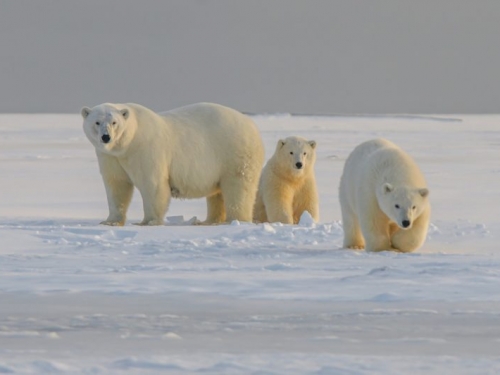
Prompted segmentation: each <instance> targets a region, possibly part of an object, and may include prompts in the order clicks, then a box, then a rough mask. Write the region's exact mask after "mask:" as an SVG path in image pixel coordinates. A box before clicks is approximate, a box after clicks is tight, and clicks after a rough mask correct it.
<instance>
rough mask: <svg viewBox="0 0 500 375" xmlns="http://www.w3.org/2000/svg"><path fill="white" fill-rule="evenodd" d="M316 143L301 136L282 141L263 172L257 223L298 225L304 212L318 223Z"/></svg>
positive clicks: (256, 216) (256, 213) (255, 218)
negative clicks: (315, 164) (315, 167)
mask: <svg viewBox="0 0 500 375" xmlns="http://www.w3.org/2000/svg"><path fill="white" fill-rule="evenodd" d="M315 161H316V142H315V141H308V140H307V139H305V138H302V137H288V138H286V139H284V140H283V139H280V140H279V141H278V144H277V145H276V151H275V152H274V155H273V156H272V157H271V158H270V159H269V161H268V162H267V164H266V166H265V167H264V169H263V170H262V175H261V177H260V182H259V190H258V192H257V199H256V201H255V207H254V215H253V218H254V221H256V222H266V221H269V222H281V223H284V224H297V223H298V222H299V219H300V216H301V215H302V213H303V212H304V211H308V212H309V213H310V214H311V216H312V218H313V219H314V220H315V221H316V222H317V221H318V220H319V208H318V192H317V189H316V178H315V175H314V163H315Z"/></svg>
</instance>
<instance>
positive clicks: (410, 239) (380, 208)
mask: <svg viewBox="0 0 500 375" xmlns="http://www.w3.org/2000/svg"><path fill="white" fill-rule="evenodd" d="M428 194H429V190H428V189H427V183H426V181H425V178H424V176H423V174H422V172H421V171H420V168H419V167H418V165H417V164H416V163H415V161H414V160H413V159H412V158H411V157H410V156H409V155H408V154H407V153H405V152H404V151H403V150H402V149H401V148H399V147H398V146H396V145H395V144H394V143H392V142H389V141H388V140H385V139H374V140H371V141H368V142H364V143H362V144H360V145H359V146H357V147H356V148H355V149H354V150H353V151H352V153H351V154H350V155H349V157H348V158H347V160H346V163H345V166H344V172H343V174H342V178H341V180H340V192H339V199H340V206H341V209H342V221H343V225H344V247H346V248H353V249H362V248H363V247H365V245H366V250H367V251H382V250H395V251H401V252H411V251H414V250H415V249H417V248H419V247H420V246H422V244H423V243H424V241H425V238H426V235H427V229H428V227H429V219H430V213H431V207H430V203H429V199H428ZM396 205H397V207H396ZM398 207H399V208H398ZM405 222H406V225H408V224H409V226H408V227H406V228H405V227H404V226H405V225H404V224H405Z"/></svg>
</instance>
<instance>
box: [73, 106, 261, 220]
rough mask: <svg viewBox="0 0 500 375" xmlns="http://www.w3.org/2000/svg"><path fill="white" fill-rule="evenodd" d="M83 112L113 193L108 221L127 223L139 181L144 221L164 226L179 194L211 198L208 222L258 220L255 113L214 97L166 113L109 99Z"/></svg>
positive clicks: (258, 140) (258, 158)
mask: <svg viewBox="0 0 500 375" xmlns="http://www.w3.org/2000/svg"><path fill="white" fill-rule="evenodd" d="M82 116H83V117H84V123H83V127H84V131H85V134H86V135H87V137H88V139H89V140H90V142H91V143H92V144H93V145H94V147H95V149H96V154H97V159H98V161H99V167H100V171H101V174H102V177H103V180H104V185H105V187H106V194H107V197H108V205H109V217H108V218H107V219H106V220H105V221H103V222H102V224H107V225H123V224H124V223H125V220H126V212H127V208H128V206H129V203H130V200H131V198H132V192H133V189H134V186H135V187H137V189H138V190H139V192H140V193H141V196H142V200H143V207H144V220H143V221H142V222H141V223H140V224H142V225H160V224H163V219H164V216H165V213H166V212H167V209H168V205H169V202H170V198H171V196H174V197H175V198H201V197H207V220H206V222H205V223H207V224H212V223H220V222H225V221H232V220H240V221H251V220H252V208H253V204H254V201H255V195H256V191H257V187H258V181H259V175H260V170H261V168H262V164H263V162H264V146H263V143H262V139H261V137H260V134H259V131H258V129H257V127H256V126H255V124H254V123H253V121H252V120H251V119H250V118H249V117H248V116H245V115H243V114H241V113H239V112H237V111H235V110H233V109H231V108H227V107H224V106H221V105H218V104H211V103H199V104H193V105H189V106H186V107H182V108H178V109H174V110H172V111H169V112H165V113H160V114H157V113H155V112H153V111H151V110H150V109H148V108H146V107H143V106H141V105H138V104H132V103H129V104H109V103H105V104H101V105H98V106H96V107H94V108H92V109H90V108H87V107H85V108H83V109H82ZM97 123H98V124H97ZM103 136H105V137H106V136H109V142H108V143H105V142H104V141H103ZM106 140H107V139H106Z"/></svg>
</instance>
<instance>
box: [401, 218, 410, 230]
mask: <svg viewBox="0 0 500 375" xmlns="http://www.w3.org/2000/svg"><path fill="white" fill-rule="evenodd" d="M401 225H402V226H403V228H405V229H406V228H408V227H409V226H410V225H411V222H410V220H403V221H402V222H401Z"/></svg>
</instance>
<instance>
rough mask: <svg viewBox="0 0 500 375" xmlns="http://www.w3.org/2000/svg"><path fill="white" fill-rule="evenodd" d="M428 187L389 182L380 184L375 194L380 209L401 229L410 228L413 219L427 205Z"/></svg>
mask: <svg viewBox="0 0 500 375" xmlns="http://www.w3.org/2000/svg"><path fill="white" fill-rule="evenodd" d="M428 196H429V189H427V188H411V187H407V186H399V187H395V186H393V185H392V184H390V183H385V184H383V185H382V186H381V188H380V191H379V192H378V194H377V199H378V203H379V206H380V209H381V210H382V211H383V212H384V213H385V214H386V215H387V216H388V217H389V219H391V220H392V221H393V222H394V223H396V224H397V225H398V227H400V228H401V229H410V228H411V227H412V225H413V222H414V221H415V219H417V218H418V217H419V216H420V214H421V213H422V212H423V211H424V210H425V208H426V207H427V205H428V203H429V200H428Z"/></svg>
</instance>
